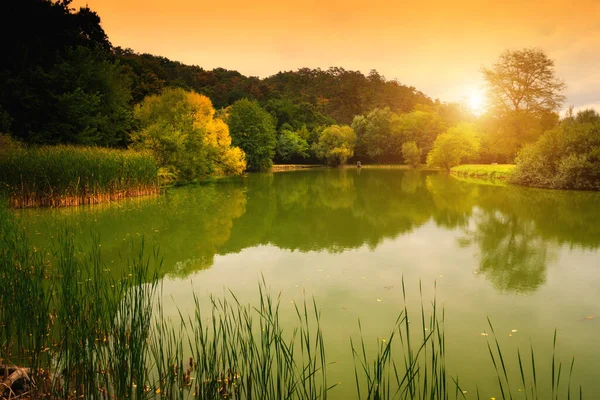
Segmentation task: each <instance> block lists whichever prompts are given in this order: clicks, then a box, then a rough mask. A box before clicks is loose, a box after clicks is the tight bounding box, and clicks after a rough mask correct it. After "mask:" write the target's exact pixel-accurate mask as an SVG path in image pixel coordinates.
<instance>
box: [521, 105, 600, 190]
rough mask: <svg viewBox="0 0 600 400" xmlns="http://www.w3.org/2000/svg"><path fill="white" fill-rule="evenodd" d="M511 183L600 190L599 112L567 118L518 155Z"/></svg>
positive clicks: (589, 111)
mask: <svg viewBox="0 0 600 400" xmlns="http://www.w3.org/2000/svg"><path fill="white" fill-rule="evenodd" d="M516 164H517V167H516V169H515V173H514V175H513V177H512V179H511V181H512V182H514V183H517V184H521V185H525V186H535V187H547V188H555V189H586V190H600V115H598V113H597V112H595V111H593V110H586V111H582V112H580V113H578V114H577V116H576V117H568V118H566V119H565V120H563V121H562V123H561V124H560V126H559V127H557V128H555V129H553V130H550V131H548V132H546V133H545V134H544V135H543V136H542V137H541V138H540V139H539V140H538V141H537V142H536V143H535V144H533V145H530V146H528V147H525V148H524V149H523V150H522V151H521V152H520V153H519V155H518V156H517V160H516Z"/></svg>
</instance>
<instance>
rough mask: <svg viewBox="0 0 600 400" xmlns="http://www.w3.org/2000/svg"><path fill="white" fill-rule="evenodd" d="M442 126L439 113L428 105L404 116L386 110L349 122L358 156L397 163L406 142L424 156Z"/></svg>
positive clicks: (443, 124) (441, 130)
mask: <svg viewBox="0 0 600 400" xmlns="http://www.w3.org/2000/svg"><path fill="white" fill-rule="evenodd" d="M445 126H446V124H445V122H444V120H443V119H442V118H441V116H440V115H439V114H438V111H437V110H436V109H434V108H432V107H429V106H418V109H417V110H414V111H411V112H409V113H403V114H396V113H393V112H392V111H391V110H390V109H389V108H384V109H374V110H372V111H371V112H369V113H368V114H366V115H359V116H356V117H354V120H353V121H352V128H353V129H354V131H355V132H356V136H357V140H358V143H357V150H356V152H357V154H358V155H361V156H367V157H369V158H371V159H374V160H378V161H381V160H387V161H396V162H399V161H400V159H401V155H402V145H403V144H404V143H406V142H411V141H412V142H415V143H416V144H417V146H418V147H419V148H420V149H422V151H424V152H425V154H427V152H428V151H429V150H430V149H431V147H432V146H433V142H434V141H435V138H436V137H437V136H438V135H439V134H440V133H441V132H443V131H444V129H445Z"/></svg>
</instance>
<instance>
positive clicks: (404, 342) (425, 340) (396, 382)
mask: <svg viewBox="0 0 600 400" xmlns="http://www.w3.org/2000/svg"><path fill="white" fill-rule="evenodd" d="M419 290H420V292H421V293H422V291H421V285H420V284H419ZM402 295H403V300H404V309H403V310H402V311H401V313H400V315H399V316H398V318H397V320H396V322H395V324H394V327H393V329H392V331H391V333H390V335H389V336H388V337H387V338H383V339H381V338H380V339H378V340H377V345H376V351H375V354H374V356H370V355H369V352H367V350H366V347H367V344H366V343H365V341H364V337H363V335H362V329H361V325H360V321H359V330H360V331H361V335H360V339H359V342H358V343H357V344H355V342H354V341H353V340H352V339H351V341H350V345H351V349H352V355H353V357H354V375H355V383H356V391H357V395H358V398H359V399H362V398H365V399H373V400H381V399H448V398H450V395H451V394H453V395H454V396H453V398H464V397H465V396H464V394H463V391H462V390H461V389H460V386H459V383H458V378H457V379H453V378H452V379H453V381H454V384H453V385H451V384H449V376H448V372H447V370H446V362H445V347H446V346H445V339H444V330H443V325H444V311H443V309H442V311H441V313H440V311H439V310H438V305H437V301H436V299H435V297H434V299H433V302H432V303H431V309H430V310H429V312H428V313H427V312H426V308H425V306H424V303H423V299H422V298H421V313H420V318H419V320H420V321H419V322H420V324H418V325H417V326H418V327H417V328H415V327H413V325H411V324H410V317H409V311H408V307H407V305H406V288H405V285H404V279H403V280H402ZM415 317H416V316H415ZM419 326H420V329H419Z"/></svg>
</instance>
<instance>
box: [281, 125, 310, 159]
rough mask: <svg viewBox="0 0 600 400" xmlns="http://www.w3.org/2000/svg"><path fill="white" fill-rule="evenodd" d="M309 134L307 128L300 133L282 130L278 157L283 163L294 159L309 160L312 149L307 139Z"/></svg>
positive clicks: (299, 131)
mask: <svg viewBox="0 0 600 400" xmlns="http://www.w3.org/2000/svg"><path fill="white" fill-rule="evenodd" d="M308 134H309V132H308V131H307V130H306V128H303V129H300V130H298V131H291V130H288V129H284V130H282V131H281V133H280V134H279V136H278V137H277V157H278V158H279V159H280V160H282V161H288V160H290V159H292V158H294V157H301V158H308V156H309V154H308V150H309V149H310V147H309V145H308V143H307V141H306V139H305V137H307V136H308Z"/></svg>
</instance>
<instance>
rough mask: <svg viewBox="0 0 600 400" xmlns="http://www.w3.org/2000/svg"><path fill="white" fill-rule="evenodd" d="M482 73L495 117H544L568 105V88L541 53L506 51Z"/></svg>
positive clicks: (525, 50) (526, 50) (552, 62)
mask: <svg viewBox="0 0 600 400" xmlns="http://www.w3.org/2000/svg"><path fill="white" fill-rule="evenodd" d="M482 72H483V76H484V78H485V80H486V82H487V85H488V96H489V97H490V100H491V104H490V106H491V107H492V108H493V109H494V111H495V114H496V115H499V116H502V115H505V114H509V113H512V112H516V113H519V112H524V113H528V114H533V115H544V114H546V113H552V112H555V111H557V110H559V109H560V107H561V105H562V103H563V102H564V101H565V96H563V95H562V91H563V90H564V89H565V88H566V85H565V83H564V82H563V81H561V80H560V79H558V78H557V77H556V76H555V72H554V61H553V60H551V59H550V58H548V56H547V55H546V54H545V53H544V52H543V51H542V50H539V49H523V50H515V51H510V50H507V51H505V52H504V53H502V55H501V56H500V59H499V60H498V61H497V62H496V63H495V64H494V65H493V66H492V68H483V70H482Z"/></svg>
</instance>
